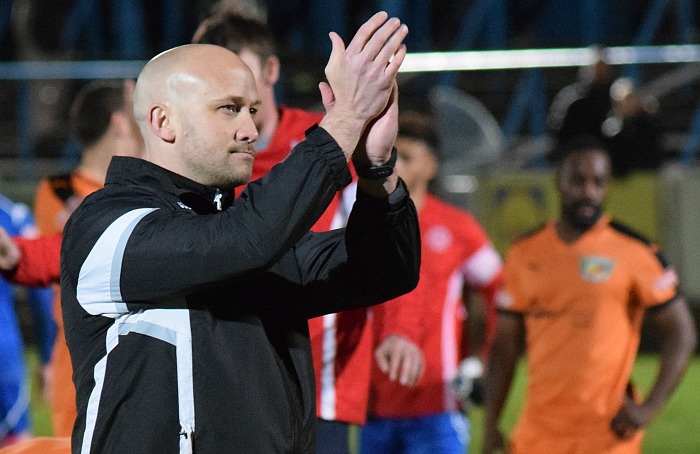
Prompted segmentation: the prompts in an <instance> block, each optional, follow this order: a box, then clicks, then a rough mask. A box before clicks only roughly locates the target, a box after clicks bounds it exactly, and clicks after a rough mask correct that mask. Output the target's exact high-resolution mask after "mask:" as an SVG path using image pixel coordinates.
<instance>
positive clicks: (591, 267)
mask: <svg viewBox="0 0 700 454" xmlns="http://www.w3.org/2000/svg"><path fill="white" fill-rule="evenodd" d="M614 268H615V262H614V261H613V260H611V259H609V258H607V257H599V256H592V257H582V258H581V260H580V262H579V270H580V272H581V277H582V278H584V279H585V280H587V281H588V282H593V283H600V282H605V281H607V280H608V279H609V278H610V275H611V274H612V272H613V269H614Z"/></svg>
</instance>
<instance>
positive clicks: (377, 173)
mask: <svg viewBox="0 0 700 454" xmlns="http://www.w3.org/2000/svg"><path fill="white" fill-rule="evenodd" d="M396 158H397V153H396V147H393V148H392V149H391V157H390V158H389V160H388V161H387V162H385V163H384V164H382V165H380V166H362V165H360V164H358V163H357V162H354V161H353V163H354V164H355V171H356V172H357V176H358V177H360V178H367V179H368V180H379V179H380V178H386V177H388V176H389V175H391V174H392V173H394V166H395V165H396Z"/></svg>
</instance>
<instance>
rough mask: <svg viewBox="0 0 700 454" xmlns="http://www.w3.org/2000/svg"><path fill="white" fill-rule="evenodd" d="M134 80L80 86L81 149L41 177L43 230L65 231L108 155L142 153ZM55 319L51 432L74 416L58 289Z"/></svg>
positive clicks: (67, 429)
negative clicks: (69, 164)
mask: <svg viewBox="0 0 700 454" xmlns="http://www.w3.org/2000/svg"><path fill="white" fill-rule="evenodd" d="M133 90H134V82H133V81H130V80H126V81H121V80H119V81H96V82H91V83H88V84H87V85H85V86H83V87H82V88H81V90H80V91H79V92H78V94H77V96H76V98H75V100H74V102H73V105H72V106H71V128H72V130H73V131H72V132H73V133H74V134H75V135H76V137H77V138H78V140H79V141H80V143H81V145H82V147H83V150H82V156H81V160H80V163H79V165H78V167H77V168H76V169H75V170H74V171H72V172H71V173H70V174H63V175H54V176H51V177H48V178H44V179H42V180H41V181H40V182H39V186H38V188H37V192H36V196H35V199H34V213H35V217H36V220H37V225H38V227H39V230H40V232H41V234H43V235H51V234H56V233H60V232H62V231H63V226H64V225H65V223H66V221H67V219H68V217H69V216H70V215H71V213H72V212H73V210H75V208H76V207H77V206H78V205H79V204H80V203H81V202H82V200H83V199H84V198H85V197H86V196H87V195H89V194H91V193H92V192H94V191H96V190H98V189H100V188H101V187H103V186H104V181H105V175H106V173H107V166H108V165H109V162H110V160H111V159H112V156H117V155H119V156H140V155H141V154H142V153H143V140H142V138H141V134H140V132H139V130H138V127H137V125H136V120H135V119H134V114H133ZM54 318H55V320H56V322H57V324H58V334H57V336H56V342H55V344H54V350H53V353H52V355H51V362H50V363H49V366H48V372H47V374H46V375H47V381H48V383H47V386H48V395H49V400H50V407H51V418H52V425H53V434H54V435H55V436H68V435H70V434H71V432H72V430H73V422H74V421H75V415H76V412H75V390H74V388H73V381H72V378H71V375H72V367H71V362H70V357H69V355H68V349H67V347H66V342H65V335H64V332H63V323H62V316H61V302H60V294H59V292H56V298H55V301H54Z"/></svg>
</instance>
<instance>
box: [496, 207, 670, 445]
mask: <svg viewBox="0 0 700 454" xmlns="http://www.w3.org/2000/svg"><path fill="white" fill-rule="evenodd" d="M676 286H677V279H676V277H675V273H674V271H673V270H672V269H670V268H666V267H665V266H664V263H663V261H662V260H661V259H660V256H659V255H658V254H657V250H656V248H655V246H653V245H651V244H649V243H647V242H645V241H643V240H642V239H641V238H639V237H637V236H635V235H633V234H631V232H629V231H628V230H627V229H625V228H624V227H622V226H619V225H618V224H615V223H611V220H610V218H609V217H608V216H603V217H602V218H601V219H600V220H599V221H598V222H597V223H596V224H595V225H594V226H593V227H592V228H591V229H590V230H589V231H588V232H586V233H585V234H584V235H583V236H581V237H580V238H579V239H578V240H577V241H575V242H573V243H570V244H567V243H564V242H563V241H562V240H561V239H560V238H559V236H558V235H557V233H556V230H555V227H554V225H553V224H548V225H546V226H545V227H544V228H542V229H541V230H539V231H538V232H536V233H534V234H533V235H531V236H529V237H527V238H524V239H522V240H520V241H518V242H516V243H515V244H514V245H513V247H512V248H511V249H510V251H509V252H508V254H507V257H506V261H505V267H504V288H503V291H502V293H501V294H500V295H499V297H498V298H497V304H498V307H499V309H500V310H506V311H512V312H516V313H520V314H522V315H523V319H524V323H525V330H526V345H527V371H528V385H527V391H526V397H525V403H524V407H523V411H522V413H521V415H520V419H519V421H518V424H517V426H516V428H515V430H514V433H513V436H512V446H511V448H512V450H511V452H513V453H528V454H532V453H539V452H567V453H592V452H595V453H620V454H621V453H632V452H637V453H638V452H639V446H640V444H641V438H642V434H641V433H639V434H637V436H636V437H634V438H633V439H632V440H630V441H627V442H622V441H620V440H618V439H617V438H615V436H614V435H613V433H612V431H611V429H610V421H611V420H612V418H613V416H614V415H615V414H616V413H617V411H618V409H619V408H620V406H621V404H622V399H623V396H624V394H625V389H626V387H627V384H628V381H629V376H630V373H631V370H632V366H633V364H634V360H635V357H636V355H637V349H638V346H639V339H640V330H641V324H642V319H643V316H644V310H645V309H646V308H648V307H651V306H656V305H660V304H663V303H665V302H667V301H669V300H671V299H673V298H674V297H675V296H676V292H677V290H676Z"/></svg>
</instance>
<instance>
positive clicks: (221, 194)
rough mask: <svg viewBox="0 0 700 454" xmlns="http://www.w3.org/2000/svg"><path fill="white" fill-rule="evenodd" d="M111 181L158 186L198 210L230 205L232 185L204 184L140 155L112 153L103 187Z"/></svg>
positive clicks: (209, 209) (140, 185)
mask: <svg viewBox="0 0 700 454" xmlns="http://www.w3.org/2000/svg"><path fill="white" fill-rule="evenodd" d="M111 184H118V185H127V186H139V187H157V188H159V189H160V190H163V191H166V192H168V193H171V194H173V195H175V196H176V197H178V198H179V199H180V200H181V201H182V203H184V204H185V205H187V206H188V207H190V208H192V209H193V210H195V211H196V212H198V213H210V212H216V211H220V210H224V209H226V208H228V207H230V206H231V205H233V188H227V189H220V188H214V187H211V186H206V185H203V184H201V183H197V182H196V181H193V180H190V179H189V178H186V177H183V176H182V175H179V174H177V173H174V172H171V171H170V170H168V169H165V168H163V167H160V166H158V165H156V164H153V163H152V162H149V161H146V160H143V159H139V158H131V157H126V156H114V157H113V158H112V161H111V162H110V164H109V168H108V169H107V177H106V179H105V186H109V185H111Z"/></svg>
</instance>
